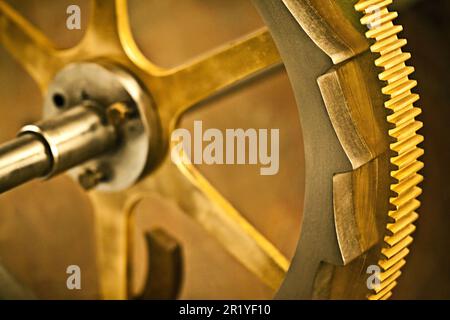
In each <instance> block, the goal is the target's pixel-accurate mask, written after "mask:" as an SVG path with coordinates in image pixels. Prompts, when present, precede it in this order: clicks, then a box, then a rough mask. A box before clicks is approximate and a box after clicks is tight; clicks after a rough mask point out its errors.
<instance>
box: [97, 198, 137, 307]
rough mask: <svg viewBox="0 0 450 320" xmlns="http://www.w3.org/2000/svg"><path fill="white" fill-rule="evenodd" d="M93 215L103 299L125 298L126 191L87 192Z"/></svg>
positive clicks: (100, 287) (126, 288) (100, 288)
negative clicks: (111, 192)
mask: <svg viewBox="0 0 450 320" xmlns="http://www.w3.org/2000/svg"><path fill="white" fill-rule="evenodd" d="M89 196H90V198H91V201H92V205H93V209H94V219H95V239H96V253H97V261H96V263H97V269H98V275H99V290H100V296H101V298H102V299H126V298H127V294H128V292H127V291H128V287H127V285H128V284H127V261H128V259H127V241H128V233H127V232H128V218H129V216H128V210H127V208H126V201H125V199H126V198H125V195H123V194H107V193H100V192H93V193H90V194H89Z"/></svg>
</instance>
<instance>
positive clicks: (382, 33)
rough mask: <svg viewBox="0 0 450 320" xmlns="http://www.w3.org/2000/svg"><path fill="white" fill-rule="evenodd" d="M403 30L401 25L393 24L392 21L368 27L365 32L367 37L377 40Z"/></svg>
mask: <svg viewBox="0 0 450 320" xmlns="http://www.w3.org/2000/svg"><path fill="white" fill-rule="evenodd" d="M402 31H403V27H402V26H393V25H392V23H386V24H383V25H381V26H379V27H376V28H373V29H370V30H369V31H367V32H366V37H367V38H369V39H374V38H375V39H376V40H377V41H380V40H384V39H386V38H388V37H390V36H393V35H396V34H398V33H400V32H402Z"/></svg>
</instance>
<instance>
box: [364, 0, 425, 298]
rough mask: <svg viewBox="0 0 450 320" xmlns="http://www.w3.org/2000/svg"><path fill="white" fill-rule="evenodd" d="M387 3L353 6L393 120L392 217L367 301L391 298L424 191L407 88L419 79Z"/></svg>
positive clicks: (415, 111)
mask: <svg viewBox="0 0 450 320" xmlns="http://www.w3.org/2000/svg"><path fill="white" fill-rule="evenodd" d="M391 3H392V0H384V1H382V0H361V1H359V2H358V3H357V4H356V5H355V9H356V10H358V11H361V12H364V13H365V15H364V17H363V18H361V23H362V24H365V25H367V26H368V27H369V31H367V32H366V37H367V38H370V39H374V40H375V41H374V43H373V44H372V46H371V47H370V50H371V51H372V52H374V53H378V54H379V58H377V59H376V60H375V65H376V66H378V67H382V68H383V69H384V70H383V72H381V73H380V75H379V79H380V80H381V81H383V82H384V83H385V86H384V87H383V89H382V93H383V94H385V95H388V96H389V100H388V101H386V102H385V103H384V106H385V107H386V108H387V109H388V110H389V115H388V117H387V121H388V122H389V123H390V124H392V127H391V128H390V130H389V136H390V137H391V138H392V140H391V144H390V149H391V151H392V154H391V158H390V162H391V165H392V171H391V176H392V178H393V180H394V182H393V183H392V184H391V187H390V189H391V190H392V192H393V195H392V196H391V198H390V204H391V209H390V211H389V213H388V215H389V218H390V221H389V223H388V225H387V228H386V229H387V230H386V231H387V234H386V236H385V237H384V242H385V247H384V248H382V249H381V254H382V258H381V259H380V260H379V262H378V265H379V266H380V267H381V268H382V270H383V273H382V274H381V285H380V286H379V288H376V289H375V290H374V292H373V294H372V295H370V296H369V299H371V300H377V299H387V298H389V297H390V296H391V295H392V289H393V288H394V287H395V286H396V284H397V279H398V277H399V276H400V275H401V271H400V268H401V267H402V266H403V265H404V264H405V260H404V258H405V257H406V255H407V254H408V252H409V249H408V246H409V245H410V244H411V242H412V240H413V238H412V237H411V233H412V232H414V230H415V226H414V224H413V223H414V221H415V220H416V219H417V218H418V215H417V213H416V210H417V209H418V207H419V206H420V202H419V201H418V200H417V199H416V198H417V197H418V196H419V195H420V194H421V192H422V191H421V189H420V188H419V187H418V186H417V185H418V184H419V183H420V182H422V180H423V177H422V176H421V175H420V174H419V173H418V171H420V170H421V169H422V168H423V163H422V162H420V161H419V160H418V158H420V157H421V156H422V155H423V150H422V149H421V148H419V147H418V144H420V143H421V142H422V141H423V137H422V136H421V135H419V134H417V131H418V130H419V129H420V128H421V127H422V123H421V122H420V121H417V120H416V119H415V118H416V116H418V115H419V114H420V111H421V110H420V108H418V107H416V106H414V103H415V102H416V101H417V100H418V99H419V96H418V95H417V94H414V93H412V91H411V90H412V89H413V88H414V87H415V86H416V85H417V82H416V81H415V80H410V79H409V75H410V74H411V73H412V72H414V68H413V67H409V66H407V65H406V61H407V60H408V59H409V58H410V57H411V55H410V54H409V53H405V52H403V51H402V47H404V46H405V45H406V40H405V39H400V38H399V37H398V33H399V32H401V31H402V29H403V28H402V27H401V26H399V25H395V24H394V23H393V20H394V19H395V18H396V17H397V15H398V14H397V13H396V12H390V11H389V9H388V6H389V5H390V4H391Z"/></svg>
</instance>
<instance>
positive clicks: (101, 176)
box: [78, 169, 106, 190]
mask: <svg viewBox="0 0 450 320" xmlns="http://www.w3.org/2000/svg"><path fill="white" fill-rule="evenodd" d="M105 178H106V174H105V173H104V171H102V170H100V169H94V170H93V169H86V170H85V171H84V172H83V173H82V174H80V176H79V177H78V182H79V183H80V185H81V186H82V187H83V189H85V190H91V189H93V188H95V187H96V186H97V185H98V184H99V183H100V182H102V181H104V180H105Z"/></svg>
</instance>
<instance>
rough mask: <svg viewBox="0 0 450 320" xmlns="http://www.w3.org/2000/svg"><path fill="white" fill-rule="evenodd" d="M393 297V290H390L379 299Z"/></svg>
mask: <svg viewBox="0 0 450 320" xmlns="http://www.w3.org/2000/svg"><path fill="white" fill-rule="evenodd" d="M391 297H392V291H389V292H388V293H386V294H385V295H384V296H382V297H381V298H380V299H378V300H388V299H390V298H391Z"/></svg>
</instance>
